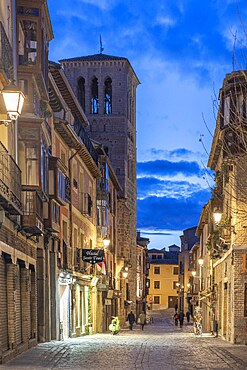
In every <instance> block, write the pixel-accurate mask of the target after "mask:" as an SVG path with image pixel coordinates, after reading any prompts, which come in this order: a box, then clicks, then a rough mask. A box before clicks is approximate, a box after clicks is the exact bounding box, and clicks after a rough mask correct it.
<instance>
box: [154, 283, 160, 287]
mask: <svg viewBox="0 0 247 370" xmlns="http://www.w3.org/2000/svg"><path fill="white" fill-rule="evenodd" d="M154 289H160V281H154Z"/></svg>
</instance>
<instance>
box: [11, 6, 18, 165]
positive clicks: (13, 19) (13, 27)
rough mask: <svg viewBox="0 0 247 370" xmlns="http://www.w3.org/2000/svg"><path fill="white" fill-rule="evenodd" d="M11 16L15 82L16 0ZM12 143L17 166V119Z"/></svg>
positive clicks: (15, 75)
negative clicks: (13, 143)
mask: <svg viewBox="0 0 247 370" xmlns="http://www.w3.org/2000/svg"><path fill="white" fill-rule="evenodd" d="M11 7H12V14H11V18H12V19H11V33H12V48H13V67H14V68H13V79H14V81H15V82H17V32H16V28H17V24H16V22H17V20H16V18H17V17H16V0H12V3H11ZM14 138H15V139H14V141H15V161H16V163H17V164H18V119H17V120H16V121H15V124H14Z"/></svg>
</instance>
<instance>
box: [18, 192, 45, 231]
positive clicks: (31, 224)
mask: <svg viewBox="0 0 247 370" xmlns="http://www.w3.org/2000/svg"><path fill="white" fill-rule="evenodd" d="M22 201H23V216H22V227H23V230H24V231H25V232H26V233H28V234H33V235H39V234H42V233H43V231H44V223H43V218H42V215H43V203H42V200H41V199H40V197H39V196H38V193H37V191H36V189H32V190H30V189H29V190H26V189H25V187H23V191H22Z"/></svg>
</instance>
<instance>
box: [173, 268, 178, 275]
mask: <svg viewBox="0 0 247 370" xmlns="http://www.w3.org/2000/svg"><path fill="white" fill-rule="evenodd" d="M173 275H178V267H173Z"/></svg>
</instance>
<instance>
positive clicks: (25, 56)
mask: <svg viewBox="0 0 247 370" xmlns="http://www.w3.org/2000/svg"><path fill="white" fill-rule="evenodd" d="M18 56H19V65H30V64H32V65H35V64H36V60H37V23H36V22H33V21H30V20H20V21H19V39H18Z"/></svg>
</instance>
